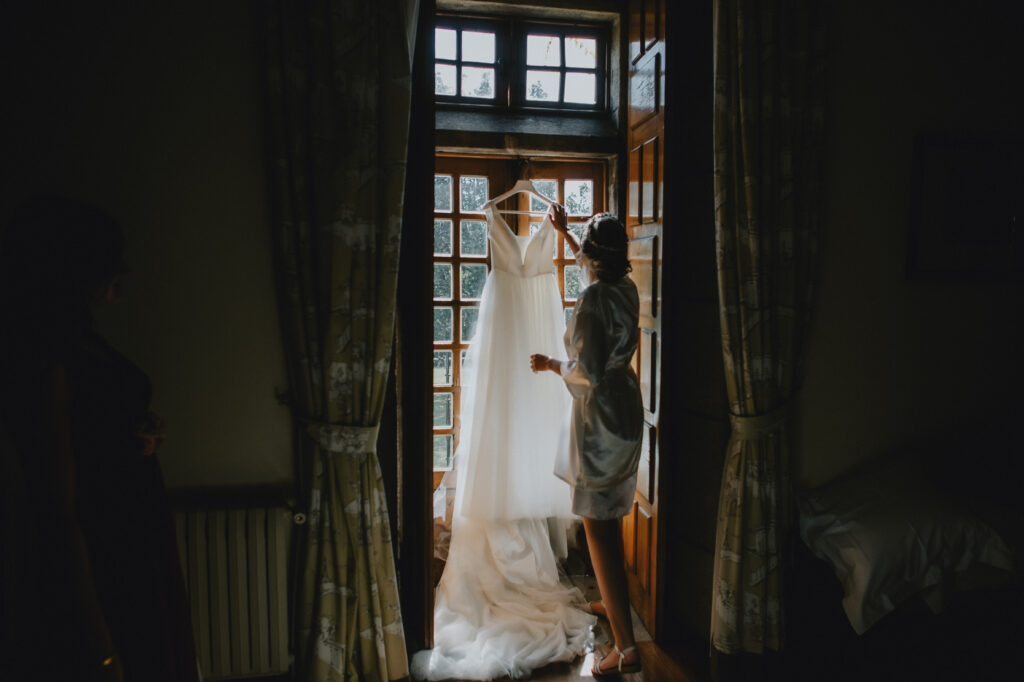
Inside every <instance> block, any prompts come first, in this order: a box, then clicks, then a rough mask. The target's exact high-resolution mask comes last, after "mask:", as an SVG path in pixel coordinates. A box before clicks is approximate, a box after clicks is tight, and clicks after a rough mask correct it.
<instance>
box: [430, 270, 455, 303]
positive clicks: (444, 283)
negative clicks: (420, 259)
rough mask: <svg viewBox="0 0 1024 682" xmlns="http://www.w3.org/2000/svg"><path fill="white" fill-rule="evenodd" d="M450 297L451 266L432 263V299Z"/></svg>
mask: <svg viewBox="0 0 1024 682" xmlns="http://www.w3.org/2000/svg"><path fill="white" fill-rule="evenodd" d="M451 297H452V266H451V265H449V264H448V263H434V298H435V299H437V298H449V299H450V298H451Z"/></svg>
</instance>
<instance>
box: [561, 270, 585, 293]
mask: <svg viewBox="0 0 1024 682" xmlns="http://www.w3.org/2000/svg"><path fill="white" fill-rule="evenodd" d="M582 290H583V280H582V273H581V272H580V267H579V266H578V265H566V266H565V300H567V301H575V300H576V299H577V298H579V297H580V291H582Z"/></svg>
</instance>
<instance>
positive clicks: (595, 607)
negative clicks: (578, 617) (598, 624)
mask: <svg viewBox="0 0 1024 682" xmlns="http://www.w3.org/2000/svg"><path fill="white" fill-rule="evenodd" d="M587 608H588V609H590V612H591V613H592V614H594V615H595V616H600V617H601V618H607V617H608V609H606V608H605V607H604V602H603V601H592V602H590V603H589V604H587Z"/></svg>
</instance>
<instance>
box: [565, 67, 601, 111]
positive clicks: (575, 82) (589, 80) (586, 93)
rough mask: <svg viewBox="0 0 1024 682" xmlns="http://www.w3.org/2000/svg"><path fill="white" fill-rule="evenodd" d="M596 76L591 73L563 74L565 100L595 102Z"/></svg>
mask: <svg viewBox="0 0 1024 682" xmlns="http://www.w3.org/2000/svg"><path fill="white" fill-rule="evenodd" d="M596 87H597V76H595V75H594V74H592V73H567V74H565V97H564V98H563V101H565V102H575V103H576V104H594V103H596V102H597V92H596V90H595V88H596Z"/></svg>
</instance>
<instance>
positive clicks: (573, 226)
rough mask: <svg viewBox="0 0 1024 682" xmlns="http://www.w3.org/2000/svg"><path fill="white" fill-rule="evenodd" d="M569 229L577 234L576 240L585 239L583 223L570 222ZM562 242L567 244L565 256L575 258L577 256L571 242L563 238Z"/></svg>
mask: <svg viewBox="0 0 1024 682" xmlns="http://www.w3.org/2000/svg"><path fill="white" fill-rule="evenodd" d="M569 231H570V232H572V233H573V235H575V236H576V241H577V242H581V241H583V223H570V224H569ZM562 243H563V244H565V246H564V247H563V248H564V249H565V252H564V253H565V256H564V257H565V258H575V256H574V255H573V253H572V249H571V248H569V242H568V241H567V240H565V239H563V240H562Z"/></svg>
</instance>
